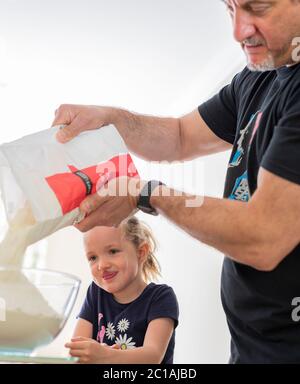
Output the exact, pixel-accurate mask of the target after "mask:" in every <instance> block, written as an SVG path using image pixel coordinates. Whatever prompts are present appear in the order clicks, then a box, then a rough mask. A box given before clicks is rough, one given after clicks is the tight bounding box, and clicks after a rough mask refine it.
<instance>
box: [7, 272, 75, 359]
mask: <svg viewBox="0 0 300 384" xmlns="http://www.w3.org/2000/svg"><path fill="white" fill-rule="evenodd" d="M79 287H80V280H79V279H78V278H77V277H76V276H73V275H70V274H67V273H62V272H55V271H50V270H41V269H25V268H23V269H16V268H6V267H4V266H0V353H20V354H24V353H28V354H30V353H31V352H32V351H33V350H34V349H35V348H37V347H40V346H42V345H46V344H49V343H50V342H51V341H52V340H54V339H55V337H56V336H57V335H58V334H59V333H60V331H61V330H62V329H63V327H64V325H65V323H66V321H67V320H68V317H69V315H70V313H71V310H72V308H73V305H74V303H75V300H76V297H77V294H78V290H79Z"/></svg>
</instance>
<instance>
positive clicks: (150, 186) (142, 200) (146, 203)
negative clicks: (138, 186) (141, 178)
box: [137, 180, 166, 216]
mask: <svg viewBox="0 0 300 384" xmlns="http://www.w3.org/2000/svg"><path fill="white" fill-rule="evenodd" d="M159 185H166V184H164V183H162V182H161V181H158V180H151V181H148V183H147V184H145V185H144V187H143V188H142V190H141V193H140V196H139V198H138V203H137V208H139V209H140V210H141V211H142V212H145V213H149V214H150V215H154V216H157V215H158V212H157V210H156V209H155V208H153V207H152V206H151V205H150V197H151V195H152V192H153V191H154V189H155V188H157V187H158V186H159Z"/></svg>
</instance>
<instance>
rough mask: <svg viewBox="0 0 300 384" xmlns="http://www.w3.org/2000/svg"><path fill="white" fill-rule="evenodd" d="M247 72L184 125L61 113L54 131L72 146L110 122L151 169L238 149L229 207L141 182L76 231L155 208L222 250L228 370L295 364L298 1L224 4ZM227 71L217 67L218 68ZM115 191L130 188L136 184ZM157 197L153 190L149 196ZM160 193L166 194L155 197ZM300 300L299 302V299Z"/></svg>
mask: <svg viewBox="0 0 300 384" xmlns="http://www.w3.org/2000/svg"><path fill="white" fill-rule="evenodd" d="M225 4H226V6H227V8H228V11H229V14H230V16H231V19H232V23H233V30H234V37H235V39H236V40H237V41H238V42H239V43H240V44H241V47H242V49H243V50H244V52H245V54H246V57H247V68H245V69H244V70H243V71H242V72H241V73H239V74H237V75H236V76H235V77H234V79H233V80H232V83H231V84H230V85H228V86H226V87H224V88H223V89H222V90H221V91H220V93H219V94H218V95H216V96H215V97H213V98H212V99H210V100H208V101H207V102H205V103H204V104H202V105H200V106H199V108H198V109H196V110H195V111H193V112H191V113H190V114H188V115H186V116H183V117H181V118H178V119H175V118H156V117H149V116H142V115H138V114H133V113H130V112H128V111H124V110H121V109H116V108H110V107H93V106H88V107H84V106H72V105H63V106H61V107H60V108H59V109H58V110H57V111H56V118H55V120H54V123H53V124H54V125H56V124H67V126H66V127H65V128H64V129H62V130H61V131H60V132H59V134H58V140H59V141H61V142H66V141H68V140H70V139H71V138H72V137H74V136H76V135H77V134H79V133H80V132H81V131H84V130H88V129H95V128H97V127H101V126H103V125H106V124H109V123H113V124H114V125H115V126H116V127H117V129H118V131H119V132H120V134H121V135H122V137H123V138H124V140H125V142H126V144H127V146H128V147H129V149H130V150H131V151H133V152H134V153H136V154H137V155H139V156H141V157H143V158H145V159H148V160H156V161H160V160H168V161H174V160H176V161H178V160H190V159H193V158H196V157H198V156H204V155H207V154H211V153H216V152H220V151H224V150H227V149H229V148H230V149H232V155H231V158H230V162H229V166H228V173H227V178H226V183H225V191H224V199H216V198H210V197H205V198H204V201H203V204H202V205H201V206H198V207H187V206H186V204H185V202H186V199H187V197H188V196H187V195H182V196H172V192H173V191H172V190H170V189H169V188H168V187H167V186H165V185H159V183H154V185H153V186H152V188H151V186H150V187H149V185H148V184H147V183H146V182H145V181H141V182H140V183H138V184H137V189H138V191H139V193H141V195H144V192H145V189H147V188H149V189H148V190H149V192H150V193H149V195H150V196H149V198H148V199H147V197H145V196H143V197H140V196H135V194H134V193H133V192H132V190H130V191H129V193H128V196H126V197H113V196H109V194H107V195H105V194H102V195H101V193H100V194H96V195H93V196H88V197H87V198H86V200H85V201H84V202H83V203H82V204H81V207H80V208H81V210H82V212H83V213H85V214H87V217H86V218H85V219H84V220H83V221H82V222H81V223H80V224H78V225H77V227H78V228H79V229H80V230H82V231H86V230H88V229H90V228H91V227H93V226H95V225H99V224H101V225H115V224H118V223H119V222H120V221H121V220H122V219H123V218H124V217H126V216H128V215H130V214H131V213H132V212H134V211H135V210H136V208H137V206H139V207H140V208H141V209H142V210H144V211H151V210H153V211H154V210H155V211H157V212H159V213H160V214H162V215H164V216H165V217H167V218H168V219H169V220H171V221H172V222H173V223H175V224H176V225H178V226H179V227H181V228H183V229H184V230H185V231H186V232H187V233H189V234H190V235H192V236H193V237H195V238H197V239H199V240H200V241H202V242H204V243H206V244H208V245H211V246H213V247H215V248H216V249H218V250H220V251H222V252H224V253H225V255H226V257H225V260H224V265H223V272H222V302H223V306H224V310H225V312H226V315H227V320H228V325H229V328H230V332H231V336H232V343H231V362H232V363H298V362H300V326H299V323H298V322H297V320H298V317H297V316H296V317H295V316H293V310H295V308H294V307H293V303H295V297H297V296H300V276H299V275H300V245H299V242H300V214H299V213H300V186H299V184H300V64H299V63H298V61H297V60H299V58H298V57H297V56H299V55H297V52H299V49H298V50H297V45H295V41H296V42H297V40H295V38H297V37H299V36H300V1H296V0H272V1H271V0H270V1H268V0H256V1H253V0H251V1H249V0H226V1H225ZM220 65H221V64H220ZM119 183H128V184H129V183H130V180H129V179H125V180H124V179H122V180H119ZM154 190H155V193H154ZM158 192H159V193H158ZM296 302H297V301H296Z"/></svg>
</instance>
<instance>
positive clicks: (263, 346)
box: [199, 64, 300, 363]
mask: <svg viewBox="0 0 300 384" xmlns="http://www.w3.org/2000/svg"><path fill="white" fill-rule="evenodd" d="M199 113H200V115H201V116H202V118H203V119H204V121H205V122H206V123H207V125H208V126H209V127H210V129H211V130H212V131H213V132H214V133H215V134H216V135H217V136H219V137H220V138H222V139H223V140H225V141H227V142H229V143H231V144H232V145H233V150H232V153H231V157H230V160H229V165H228V171H227V176H226V182H225V190H224V197H225V198H228V199H232V200H239V201H243V202H245V203H246V202H247V201H249V200H250V199H251V196H252V195H253V193H254V192H255V190H256V188H257V175H258V171H259V168H260V167H263V168H265V169H266V170H268V171H269V172H272V173H273V174H275V175H277V176H280V177H282V178H284V179H286V180H289V181H291V182H293V183H296V184H300V64H297V65H294V66H291V67H282V68H279V69H278V70H274V71H267V72H263V73H261V72H251V71H250V70H248V69H247V68H245V69H244V70H243V71H242V72H241V73H239V74H237V75H236V76H235V77H234V79H233V81H232V82H231V84H229V85H227V86H226V87H224V88H223V89H222V90H221V91H220V92H219V94H217V95H216V96H214V97H213V98H211V99H210V100H208V101H207V102H205V103H204V104H202V105H200V106H199ZM279 193H280V191H279ZM232 231H233V232H234V231H235V223H234V222H233V223H232ZM282 236H284V233H283V234H282ZM299 271H300V245H299V244H298V245H297V246H296V247H295V248H294V249H293V250H292V252H290V254H289V255H287V256H286V257H285V258H284V260H283V261H282V262H281V263H280V264H279V265H278V266H277V267H276V268H275V269H274V270H273V271H271V272H262V271H258V270H256V269H254V268H251V267H250V266H247V265H243V264H240V263H237V262H234V261H233V260H231V259H230V258H228V257H225V259H224V263H223V270H222V284H221V287H222V288H221V296H222V303H223V307H224V310H225V313H226V316H227V321H228V325H229V329H230V332H231V361H232V362H234V363H299V362H300V324H299V323H298V322H295V321H294V320H293V318H292V312H293V309H294V307H293V305H292V301H293V298H295V297H299V295H300V274H299Z"/></svg>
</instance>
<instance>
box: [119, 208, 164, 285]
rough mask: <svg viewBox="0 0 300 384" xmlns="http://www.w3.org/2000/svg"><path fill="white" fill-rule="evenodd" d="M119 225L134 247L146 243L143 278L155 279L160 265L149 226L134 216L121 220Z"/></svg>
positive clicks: (147, 280) (158, 274) (146, 279)
mask: <svg viewBox="0 0 300 384" xmlns="http://www.w3.org/2000/svg"><path fill="white" fill-rule="evenodd" d="M120 227H121V229H122V231H123V233H124V236H125V238H126V240H128V241H131V242H132V243H133V244H134V246H135V247H136V249H138V248H139V246H140V245H141V244H143V243H147V244H148V246H149V253H148V256H147V259H146V261H145V262H144V264H143V269H142V273H143V278H144V280H145V281H146V282H149V281H151V280H157V279H158V277H159V276H161V273H160V265H159V262H158V260H157V258H156V256H155V251H156V249H157V242H156V240H155V238H154V235H153V233H152V231H151V229H150V227H149V226H148V225H147V224H146V223H144V222H142V221H140V220H139V219H138V218H137V217H135V216H131V217H129V218H127V219H125V220H123V221H122V222H121V224H120Z"/></svg>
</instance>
